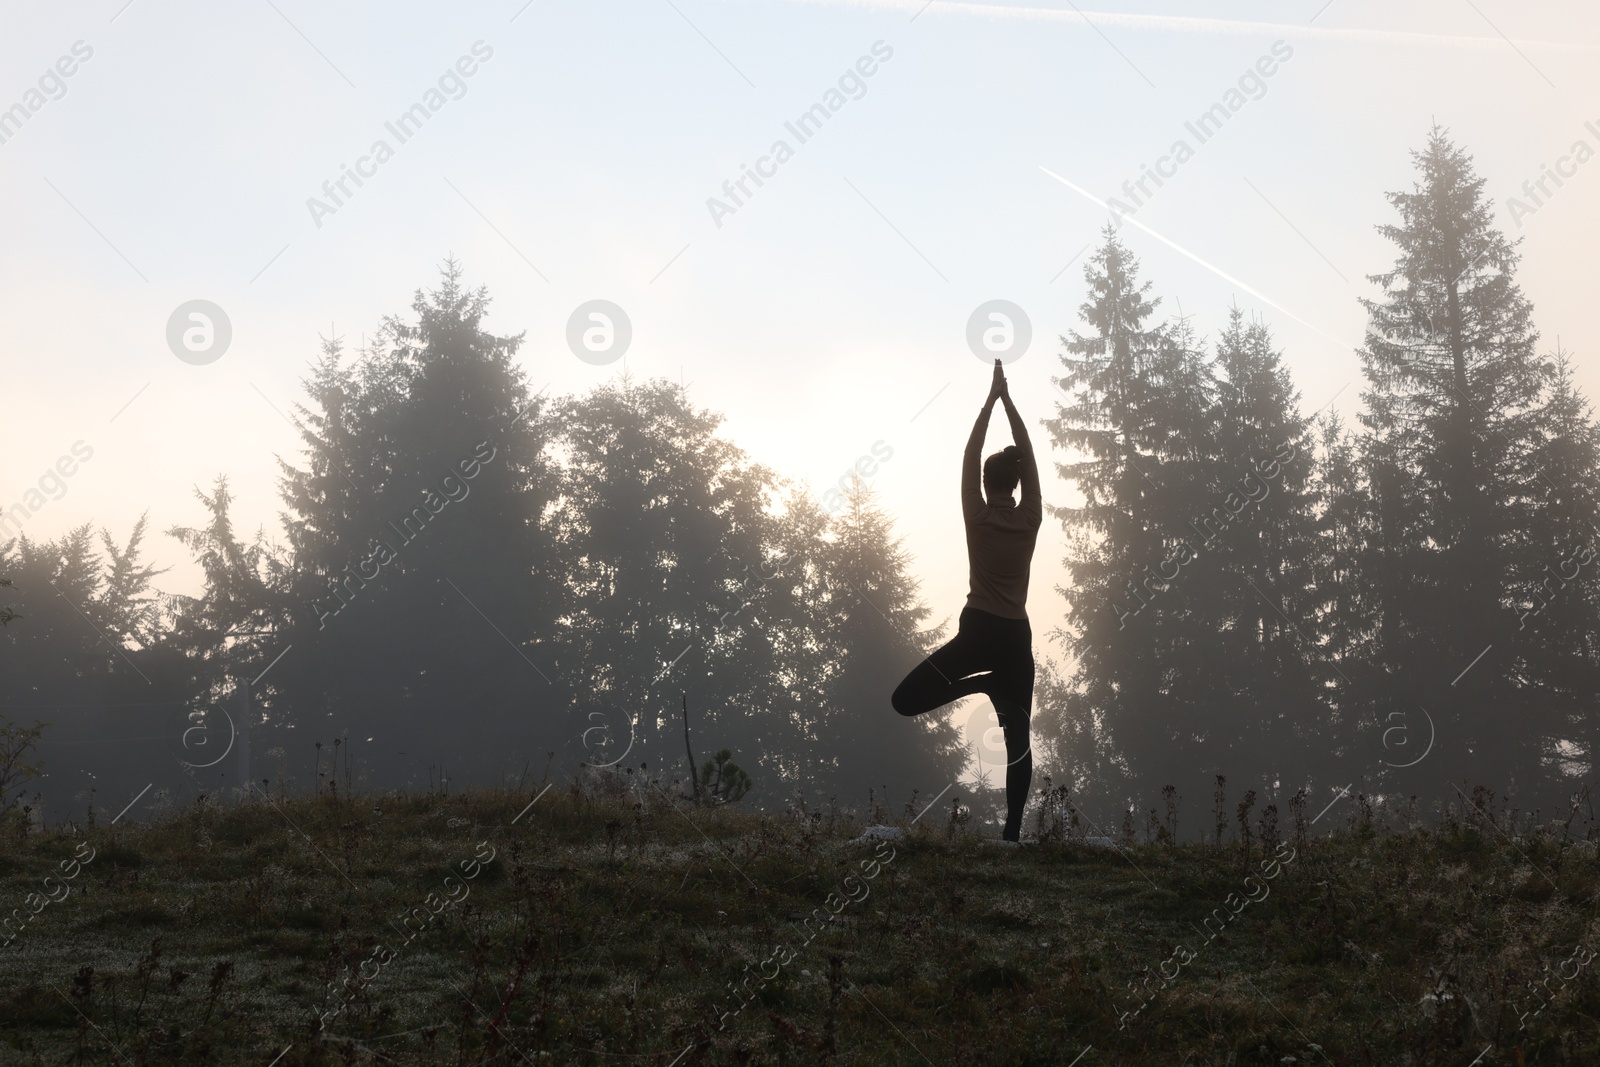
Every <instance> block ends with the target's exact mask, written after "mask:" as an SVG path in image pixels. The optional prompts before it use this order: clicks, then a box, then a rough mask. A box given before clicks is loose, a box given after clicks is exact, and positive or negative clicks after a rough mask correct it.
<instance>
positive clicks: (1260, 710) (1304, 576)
mask: <svg viewBox="0 0 1600 1067" xmlns="http://www.w3.org/2000/svg"><path fill="white" fill-rule="evenodd" d="M1216 367H1217V378H1218V390H1217V391H1218V402H1217V406H1216V417H1217V424H1216V430H1215V446H1214V447H1215V453H1216V467H1215V469H1214V471H1213V472H1212V475H1211V477H1210V478H1208V479H1207V482H1208V483H1210V486H1211V493H1212V500H1213V507H1212V508H1211V509H1210V512H1209V516H1211V517H1213V518H1212V520H1211V521H1212V522H1217V521H1218V520H1220V525H1222V528H1221V529H1219V530H1217V531H1216V536H1215V537H1214V539H1213V540H1212V541H1211V542H1210V544H1214V545H1215V550H1214V551H1209V552H1206V553H1205V554H1204V556H1203V558H1202V559H1201V560H1200V561H1199V562H1198V563H1197V564H1196V565H1195V569H1196V570H1197V571H1199V572H1200V576H1201V577H1202V578H1203V579H1204V580H1208V581H1211V582H1213V583H1214V586H1213V588H1212V589H1210V590H1204V591H1203V592H1202V594H1201V596H1200V597H1199V598H1198V599H1197V601H1196V604H1195V613H1196V617H1195V620H1194V623H1195V625H1194V627H1193V631H1194V633H1193V641H1194V644H1195V646H1196V647H1198V648H1200V649H1202V650H1204V652H1205V655H1204V656H1203V657H1200V658H1199V659H1197V660H1196V662H1195V663H1194V664H1193V669H1192V671H1190V672H1188V674H1189V676H1190V677H1191V678H1193V679H1195V681H1199V680H1200V679H1206V680H1207V681H1208V682H1209V684H1207V685H1205V686H1204V687H1203V689H1204V691H1205V692H1208V693H1211V694H1214V697H1215V699H1214V700H1213V701H1212V703H1211V704H1210V706H1209V707H1207V708H1205V709H1203V715H1202V716H1201V717H1202V718H1203V719H1204V720H1207V721H1209V722H1210V723H1212V724H1214V725H1213V726H1212V728H1211V729H1210V730H1208V731H1207V734H1208V735H1210V736H1211V737H1213V739H1214V745H1213V748H1214V749H1216V750H1218V751H1215V752H1214V753H1213V755H1212V757H1211V759H1212V761H1213V762H1214V763H1215V765H1216V769H1215V770H1214V771H1213V770H1211V769H1210V768H1209V767H1208V768H1207V772H1208V773H1211V774H1226V775H1227V776H1228V777H1229V779H1230V780H1232V781H1235V782H1239V783H1255V782H1260V783H1262V787H1263V788H1271V786H1272V783H1274V782H1278V781H1280V780H1281V781H1283V782H1284V783H1289V782H1293V783H1294V784H1295V785H1299V784H1301V783H1303V782H1305V781H1306V780H1307V779H1308V778H1310V777H1311V776H1312V775H1313V763H1314V762H1320V761H1319V760H1318V758H1317V756H1318V752H1319V750H1320V747H1321V745H1322V743H1323V742H1324V739H1325V731H1324V729H1323V726H1324V722H1325V717H1326V710H1325V708H1324V707H1323V706H1322V704H1321V703H1320V701H1319V700H1318V692H1317V684H1316V674H1317V670H1316V668H1315V666H1314V665H1315V663H1316V661H1317V660H1318V659H1319V658H1320V656H1321V652H1320V650H1319V649H1318V648H1317V646H1316V644H1315V639H1314V638H1313V637H1312V636H1311V635H1312V634H1313V633H1315V631H1316V617H1315V608H1316V604H1315V596H1314V590H1315V559H1316V554H1317V550H1318V541H1317V529H1316V524H1317V518H1316V510H1315V509H1316V501H1315V497H1314V495H1313V493H1312V491H1311V475H1312V460H1313V455H1312V442H1311V438H1310V434H1309V432H1308V429H1307V423H1306V420H1305V419H1304V418H1302V417H1301V416H1300V414H1299V410H1298V405H1299V395H1298V393H1297V392H1296V391H1295V389H1294V386H1293V384H1292V383H1291V381H1290V378H1289V372H1288V368H1287V367H1285V366H1284V364H1283V359H1282V355H1281V353H1279V352H1278V351H1277V350H1276V349H1275V348H1274V347H1273V343H1272V336H1271V332H1270V331H1269V330H1268V328H1267V326H1266V325H1265V324H1264V323H1262V322H1260V321H1254V322H1250V323H1246V322H1245V320H1244V315H1243V313H1242V312H1241V311H1240V310H1239V309H1238V308H1237V307H1236V308H1234V309H1233V311H1232V313H1231V315H1230V317H1229V322H1228V326H1227V328H1226V329H1225V330H1224V331H1223V333H1222V335H1221V337H1220V338H1219V339H1218V341H1217V346H1216ZM1218 505H1220V506H1218ZM1199 525H1200V524H1191V529H1196V531H1197V533H1198V532H1199ZM1206 532H1207V533H1208V534H1209V533H1211V527H1210V525H1207V526H1206ZM1196 588H1197V589H1198V588H1200V582H1199V581H1197V582H1196ZM1185 688H1186V689H1188V688H1202V687H1198V686H1192V685H1189V684H1186V685H1185Z"/></svg>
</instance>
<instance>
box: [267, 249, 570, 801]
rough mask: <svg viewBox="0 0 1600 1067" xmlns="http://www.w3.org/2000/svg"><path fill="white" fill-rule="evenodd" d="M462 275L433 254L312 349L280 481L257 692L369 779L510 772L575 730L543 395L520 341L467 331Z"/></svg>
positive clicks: (476, 298)
mask: <svg viewBox="0 0 1600 1067" xmlns="http://www.w3.org/2000/svg"><path fill="white" fill-rule="evenodd" d="M462 278H463V272H462V270H461V267H460V265H459V264H457V263H456V262H455V261H454V260H453V259H452V260H447V261H446V262H445V264H444V265H443V267H442V269H441V271H440V278H439V284H438V285H437V286H436V287H435V288H433V289H432V290H429V291H426V292H424V291H422V290H419V291H417V293H416V294H415V295H414V297H413V300H412V304H411V314H410V315H409V316H390V317H388V318H387V319H385V321H384V323H383V326H382V328H381V329H380V330H379V331H378V333H377V335H376V336H375V337H374V338H373V339H372V341H371V342H370V343H369V344H368V345H367V347H366V348H365V349H364V350H363V351H362V352H361V353H359V355H358V358H357V359H356V360H355V361H354V362H353V363H351V364H349V365H346V364H345V362H344V354H343V346H342V344H341V342H340V341H339V340H338V339H337V338H333V339H326V340H324V342H323V350H322V355H321V358H320V359H319V361H318V362H317V363H315V364H314V365H313V367H312V372H311V375H310V377H309V378H308V380H307V382H306V390H307V401H306V403H305V404H304V405H303V406H302V407H301V408H300V409H299V415H300V420H301V425H302V440H303V441H304V443H305V456H304V461H303V466H291V465H289V464H285V465H284V468H283V469H284V476H283V478H282V479H281V480H280V489H281V492H282V496H283V500H284V503H285V505H286V506H287V508H288V511H287V513H286V514H285V516H284V524H285V527H286V529H287V530H288V538H289V544H290V546H291V547H292V548H293V549H294V553H295V555H294V561H295V566H294V570H293V573H292V574H291V575H290V576H289V585H290V588H291V589H292V597H291V598H290V601H289V604H288V608H287V610H288V612H289V615H290V621H289V622H288V623H287V626H286V628H285V630H284V632H283V635H282V636H283V640H284V642H285V643H286V644H287V643H292V644H293V645H294V646H295V651H294V654H293V656H291V657H288V658H286V659H285V660H284V661H283V663H282V664H281V665H280V666H278V667H275V668H274V669H273V672H272V674H271V676H270V678H269V680H268V685H269V688H270V692H268V693H266V694H264V696H265V698H266V699H267V701H268V702H269V703H270V702H272V701H278V702H280V703H281V705H282V710H283V712H284V714H285V715H288V714H292V715H293V716H294V717H295V718H296V720H297V724H298V725H299V726H300V727H301V728H303V729H308V730H310V731H311V732H313V733H314V734H315V735H317V736H321V737H323V738H330V737H332V736H337V735H339V734H341V733H343V734H347V735H348V736H349V737H350V739H351V740H352V742H353V744H354V745H355V751H356V753H357V759H358V762H359V761H362V760H364V761H366V762H367V763H369V764H371V765H372V766H375V767H376V766H382V767H383V768H385V778H384V780H383V782H382V784H386V785H400V784H405V783H407V782H408V781H415V782H421V781H422V780H423V778H424V776H425V775H427V774H428V773H429V766H430V765H437V764H440V763H441V762H442V763H443V764H445V765H446V770H447V772H448V773H450V774H452V775H454V776H455V777H457V778H458V779H459V778H461V777H463V776H466V775H469V774H470V775H475V776H477V777H479V778H480V780H490V779H493V778H495V777H497V776H503V775H504V774H506V773H513V774H514V773H518V772H520V771H521V769H522V768H523V766H524V764H525V762H526V761H528V760H530V759H533V758H535V757H542V756H543V754H544V752H546V751H548V750H549V748H550V747H551V746H552V744H554V743H556V742H557V741H558V739H559V740H561V741H565V740H567V739H570V738H571V737H574V736H576V735H577V731H575V730H573V729H572V728H571V726H570V724H569V723H568V722H567V721H566V711H567V709H568V706H569V705H570V701H571V690H570V680H564V679H563V678H562V676H561V672H560V670H559V669H558V665H557V658H556V655H555V650H554V642H555V639H556V635H557V631H558V629H559V625H558V622H557V620H558V619H559V618H561V617H562V615H563V614H565V612H566V611H567V610H568V606H569V601H568V599H567V593H566V589H567V586H566V582H565V580H564V575H563V573H562V570H561V568H560V566H559V565H558V564H557V562H556V554H555V546H554V535H553V533H552V531H551V529H550V528H549V523H548V518H547V513H548V510H549V505H550V503H551V501H552V500H553V498H554V494H555V475H554V464H553V462H552V460H551V458H550V456H549V454H548V452H547V444H548V442H549V439H550V437H551V434H552V432H553V427H552V424H551V420H550V416H549V410H548V409H549V405H550V401H549V400H548V398H543V397H534V396H531V395H530V390H529V389H528V388H527V384H526V381H525V377H524V375H523V373H522V371H521V369H520V368H519V367H518V366H517V362H516V354H517V352H518V349H519V348H520V345H521V343H522V337H521V335H515V336H499V335H497V334H494V333H492V332H490V331H489V330H488V329H486V327H485V319H486V317H487V315H488V310H489V304H490V301H489V297H488V294H487V292H486V291H485V290H484V289H482V288H481V287H480V288H477V289H472V288H469V287H468V286H466V285H465V284H464V283H463V281H462ZM402 768H403V769H402ZM370 784H372V785H374V786H377V785H379V782H378V781H377V780H372V781H371V783H370Z"/></svg>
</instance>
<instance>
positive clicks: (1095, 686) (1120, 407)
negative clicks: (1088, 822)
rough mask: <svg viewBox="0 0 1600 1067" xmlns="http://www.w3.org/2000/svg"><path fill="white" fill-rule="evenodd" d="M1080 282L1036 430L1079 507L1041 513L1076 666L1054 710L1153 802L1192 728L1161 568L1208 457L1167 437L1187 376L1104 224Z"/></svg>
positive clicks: (1129, 260)
mask: <svg viewBox="0 0 1600 1067" xmlns="http://www.w3.org/2000/svg"><path fill="white" fill-rule="evenodd" d="M1084 279H1085V281H1086V282H1087V284H1088V290H1089V292H1088V296H1087V298H1086V299H1085V301H1084V303H1083V304H1082V305H1081V307H1080V308H1079V315H1080V317H1081V318H1082V319H1083V321H1084V323H1085V325H1086V327H1087V330H1086V332H1081V333H1080V332H1078V331H1076V330H1075V331H1073V333H1072V335H1071V337H1065V338H1062V343H1063V346H1064V349H1065V350H1064V352H1063V353H1062V355H1061V363H1062V368H1063V372H1064V373H1063V374H1062V376H1061V377H1060V378H1059V379H1057V381H1056V384H1057V386H1058V388H1059V389H1060V390H1061V391H1062V392H1063V393H1064V394H1065V395H1066V396H1067V397H1068V398H1070V399H1069V401H1068V402H1067V403H1065V404H1061V403H1057V405H1056V417H1055V418H1053V419H1047V420H1045V421H1044V425H1045V427H1046V429H1047V430H1048V431H1049V433H1050V438H1051V443H1052V445H1053V446H1054V447H1056V448H1059V449H1062V450H1064V451H1065V452H1067V453H1068V458H1067V460H1066V461H1065V462H1057V463H1056V472H1057V473H1058V474H1059V475H1060V476H1061V477H1063V478H1065V479H1067V480H1068V481H1069V482H1071V483H1072V484H1073V486H1074V487H1075V489H1076V490H1077V493H1078V495H1079V496H1080V497H1081V498H1082V499H1081V503H1078V504H1069V505H1066V506H1062V507H1054V508H1052V509H1051V512H1052V514H1053V515H1055V516H1056V517H1057V518H1058V519H1059V520H1060V521H1061V523H1062V527H1063V529H1064V530H1065V531H1066V533H1067V535H1068V554H1067V558H1066V560H1065V563H1066V566H1067V572H1068V575H1069V578H1070V581H1071V589H1070V590H1063V595H1065V596H1066V597H1067V598H1068V610H1067V623H1068V626H1067V630H1066V631H1064V634H1065V636H1066V637H1067V638H1068V641H1069V649H1070V651H1071V653H1072V655H1073V657H1074V659H1075V660H1076V671H1077V680H1076V684H1074V685H1073V686H1072V687H1071V688H1070V689H1069V690H1068V692H1067V693H1066V694H1064V700H1065V703H1064V710H1065V713H1066V714H1067V715H1070V716H1074V717H1078V718H1091V717H1093V718H1095V719H1096V721H1098V722H1100V723H1101V724H1102V725H1103V728H1104V731H1105V736H1106V739H1107V741H1108V743H1109V744H1110V745H1111V747H1112V748H1113V749H1114V750H1115V751H1116V752H1117V754H1118V758H1119V760H1120V762H1121V765H1122V769H1123V771H1124V773H1125V774H1127V775H1129V776H1131V781H1130V787H1131V788H1132V789H1133V790H1134V792H1135V793H1136V794H1138V795H1140V796H1146V795H1147V796H1150V797H1154V796H1155V794H1156V791H1158V790H1159V789H1160V788H1161V786H1162V785H1164V784H1166V783H1167V782H1168V781H1171V780H1172V779H1173V778H1174V777H1176V776H1178V775H1180V774H1182V773H1183V768H1184V766H1185V762H1184V757H1183V756H1182V755H1181V754H1180V752H1181V749H1182V748H1183V747H1184V744H1183V742H1184V740H1185V739H1186V737H1187V736H1188V734H1187V730H1188V728H1189V727H1190V726H1192V725H1194V724H1193V723H1192V722H1185V721H1184V714H1183V712H1184V710H1185V709H1182V708H1180V703H1181V701H1182V699H1183V698H1181V697H1176V698H1175V696H1174V692H1175V691H1174V688H1173V686H1172V685H1171V682H1172V678H1171V677H1170V676H1169V675H1168V674H1167V673H1166V668H1167V666H1169V665H1170V659H1169V658H1168V657H1166V656H1165V655H1164V652H1165V651H1166V650H1167V648H1168V647H1169V643H1170V640H1171V636H1170V635H1171V630H1172V627H1173V624H1174V620H1175V618H1176V617H1177V614H1178V612H1177V610H1168V611H1166V612H1165V613H1163V607H1165V608H1168V609H1176V604H1175V598H1174V599H1167V598H1166V596H1165V593H1166V592H1167V591H1168V589H1167V585H1166V583H1165V580H1164V578H1163V572H1162V570H1161V568H1162V564H1163V563H1164V562H1165V561H1166V560H1168V559H1169V551H1168V549H1169V546H1171V545H1173V544H1174V543H1175V541H1176V540H1177V539H1178V538H1179V537H1180V536H1181V535H1180V534H1179V533H1178V531H1179V530H1180V529H1181V528H1182V525H1183V521H1184V519H1183V518H1181V517H1180V516H1183V514H1184V511H1185V510H1186V509H1185V506H1184V503H1185V500H1186V498H1187V496H1188V494H1189V492H1190V490H1189V486H1191V485H1192V480H1191V479H1190V478H1189V477H1188V476H1187V475H1186V474H1185V468H1186V467H1188V466H1190V464H1192V461H1193V459H1194V458H1195V456H1196V455H1201V454H1204V453H1206V452H1207V451H1208V450H1207V449H1206V448H1205V447H1204V446H1200V447H1199V448H1198V449H1196V448H1194V447H1192V446H1193V444H1194V443H1193V442H1192V440H1186V438H1187V437H1189V436H1191V435H1187V434H1184V433H1182V432H1179V428H1180V427H1182V426H1183V425H1184V424H1185V423H1186V422H1187V421H1189V420H1185V419H1182V418H1180V417H1179V416H1178V399H1179V398H1178V397H1177V396H1176V395H1175V392H1176V391H1175V390H1173V389H1172V388H1170V384H1171V383H1170V382H1169V381H1168V379H1169V378H1177V379H1180V380H1181V379H1182V378H1184V377H1185V376H1186V375H1185V374H1184V373H1183V372H1185V371H1188V372H1190V374H1191V375H1192V373H1193V372H1194V370H1195V367H1194V364H1193V363H1192V362H1190V361H1188V360H1187V359H1186V357H1185V355H1184V353H1185V352H1186V351H1187V349H1188V348H1189V347H1191V346H1189V345H1187V344H1185V343H1184V338H1183V337H1175V336H1174V332H1173V331H1171V330H1169V329H1168V328H1167V327H1165V326H1162V325H1159V324H1154V323H1152V322H1151V319H1152V317H1153V316H1154V315H1155V313H1156V309H1157V306H1158V304H1159V300H1157V299H1152V298H1151V297H1150V295H1149V293H1150V289H1151V283H1150V282H1141V281H1140V279H1139V266H1138V262H1137V261H1136V260H1135V258H1134V257H1133V255H1132V254H1131V253H1130V252H1129V251H1128V249H1127V248H1126V247H1125V246H1124V245H1123V244H1122V243H1121V241H1120V240H1118V238H1117V236H1116V233H1115V231H1114V230H1112V229H1111V227H1109V226H1108V227H1107V228H1106V231H1105V240H1104V242H1103V243H1102V244H1101V245H1100V247H1099V248H1098V249H1097V250H1096V251H1095V253H1094V255H1093V257H1092V258H1091V259H1090V261H1089V262H1088V263H1087V264H1086V265H1085V267H1084ZM1187 384H1190V386H1191V391H1192V389H1193V384H1194V383H1187ZM1207 402H1208V398H1206V397H1196V396H1193V395H1191V396H1190V398H1189V400H1188V403H1189V404H1191V405H1197V406H1200V407H1203V406H1204V405H1205V404H1206V403H1207ZM1165 463H1170V465H1171V466H1172V468H1174V469H1163V465H1164V464H1165ZM1163 487H1166V488H1165V489H1163ZM1168 573H1170V571H1169V572H1168ZM1163 601H1165V604H1164V605H1163ZM1117 806H1119V807H1120V804H1118V805H1117Z"/></svg>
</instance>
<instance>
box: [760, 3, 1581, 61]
mask: <svg viewBox="0 0 1600 1067" xmlns="http://www.w3.org/2000/svg"><path fill="white" fill-rule="evenodd" d="M791 2H794V3H804V4H824V5H827V6H829V7H860V8H867V9H869V10H873V11H904V12H905V13H906V14H907V15H915V14H917V12H918V11H919V10H920V9H922V8H924V7H926V8H927V13H926V14H925V15H923V16H922V18H923V19H926V18H929V17H930V16H936V15H967V16H974V17H977V18H983V19H989V20H991V21H996V22H1000V21H1006V22H1018V21H1021V22H1065V23H1068V24H1072V23H1076V24H1078V25H1080V26H1082V25H1086V24H1090V23H1092V24H1093V25H1095V26H1099V27H1102V28H1105V27H1110V28H1115V29H1122V30H1147V31H1154V32H1161V33H1187V34H1222V35H1228V36H1244V37H1292V38H1293V39H1295V40H1297V41H1298V40H1327V41H1349V42H1360V43H1364V44H1388V45H1405V46H1412V47H1415V46H1418V45H1425V46H1432V47H1435V48H1470V49H1480V50H1483V51H1492V50H1495V49H1502V48H1504V47H1505V46H1506V43H1507V39H1506V38H1502V37H1498V36H1469V35H1465V34H1460V35H1452V34H1442V33H1408V32H1406V31H1404V30H1371V29H1363V28H1359V27H1349V28H1346V27H1339V26H1322V25H1316V26H1312V25H1307V24H1304V23H1293V22H1249V21H1243V20H1238V19H1212V18H1201V17H1198V16H1194V15H1144V14H1128V13H1125V12H1120V11H1078V10H1075V9H1073V8H1070V7H1069V8H1047V7H1024V6H1022V5H1018V4H972V3H958V2H947V0H933V3H932V4H929V3H928V0H791ZM1511 43H1513V44H1515V45H1517V46H1519V47H1528V48H1547V49H1550V50H1552V51H1561V52H1594V51H1597V49H1596V47H1595V46H1594V45H1587V44H1578V43H1576V42H1573V41H1521V40H1519V41H1512V42H1511Z"/></svg>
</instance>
